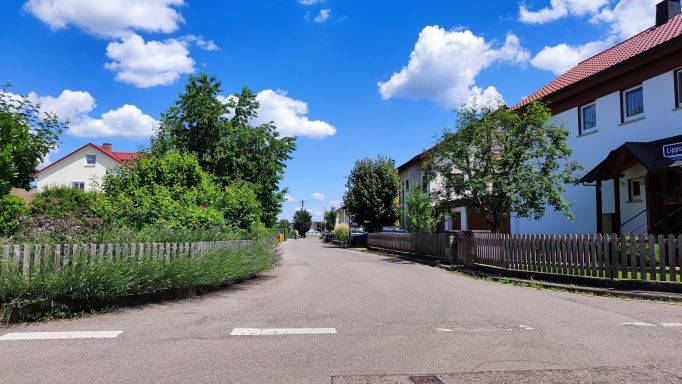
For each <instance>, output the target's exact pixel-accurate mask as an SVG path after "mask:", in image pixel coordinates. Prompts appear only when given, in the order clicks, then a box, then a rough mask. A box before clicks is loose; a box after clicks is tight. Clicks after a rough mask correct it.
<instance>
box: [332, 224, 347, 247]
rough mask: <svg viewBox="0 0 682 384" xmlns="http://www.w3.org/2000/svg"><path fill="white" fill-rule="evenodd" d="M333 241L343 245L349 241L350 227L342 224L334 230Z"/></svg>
mask: <svg viewBox="0 0 682 384" xmlns="http://www.w3.org/2000/svg"><path fill="white" fill-rule="evenodd" d="M334 239H335V240H339V241H341V242H344V243H345V242H347V241H348V239H350V227H349V226H348V224H345V223H342V224H339V225H337V226H336V228H334Z"/></svg>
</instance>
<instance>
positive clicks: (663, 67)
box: [512, 0, 682, 234]
mask: <svg viewBox="0 0 682 384" xmlns="http://www.w3.org/2000/svg"><path fill="white" fill-rule="evenodd" d="M652 21H653V20H652ZM537 100H541V101H543V102H545V103H546V104H547V105H548V107H549V108H550V109H551V111H552V115H553V120H554V122H555V123H556V124H563V125H564V126H565V128H567V129H568V130H569V131H570V136H569V145H570V148H571V149H572V151H573V155H572V157H573V159H574V160H576V161H578V162H580V163H581V164H582V165H583V166H584V167H585V168H586V169H585V171H584V173H583V175H584V177H583V178H582V180H581V181H582V184H581V185H577V186H572V185H571V186H568V189H567V193H566V198H567V199H568V200H569V201H570V202H572V205H573V211H574V213H575V216H576V220H575V221H569V220H567V219H566V218H565V217H564V216H563V215H562V214H560V213H557V212H552V211H548V214H547V216H546V217H544V218H543V219H541V220H538V221H534V220H525V219H518V218H514V219H512V231H513V232H514V233H521V234H529V233H595V232H602V233H610V232H617V233H620V232H623V233H651V234H667V233H680V232H681V231H682V168H680V162H679V161H678V160H680V157H679V156H680V154H682V144H679V145H676V144H678V143H682V136H680V135H682V109H681V108H680V107H681V106H682V104H681V103H682V15H680V2H679V0H666V1H663V2H661V3H660V4H658V5H657V20H656V24H655V25H654V26H653V27H651V28H649V29H647V30H645V31H643V32H641V33H640V34H638V35H636V36H634V37H632V38H630V39H628V40H626V41H624V42H622V43H620V44H618V45H616V46H614V47H612V48H610V49H607V50H606V51H604V52H601V53H599V54H597V55H596V56H594V57H591V58H589V59H587V60H585V61H583V62H581V63H579V64H578V65H577V66H575V67H574V68H572V69H571V70H569V71H568V72H566V73H565V74H563V75H561V76H559V77H558V78H557V79H555V80H553V81H552V82H550V83H549V84H547V85H546V86H544V87H543V88H542V89H540V90H539V91H537V92H535V93H534V94H532V95H531V96H529V97H528V98H526V99H524V100H523V101H521V102H520V103H519V104H517V105H516V106H514V107H513V108H515V109H523V107H524V106H526V105H528V104H529V103H531V102H533V101H537Z"/></svg>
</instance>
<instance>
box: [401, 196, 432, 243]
mask: <svg viewBox="0 0 682 384" xmlns="http://www.w3.org/2000/svg"><path fill="white" fill-rule="evenodd" d="M405 217H406V218H407V222H406V223H405V224H406V226H407V229H408V230H409V231H410V232H411V233H434V232H436V228H437V227H438V216H437V215H436V209H435V206H434V202H433V200H432V199H431V198H430V197H429V195H428V194H427V193H426V192H424V191H422V190H421V189H420V188H413V189H412V190H411V191H410V192H409V193H408V194H407V198H406V199H405Z"/></svg>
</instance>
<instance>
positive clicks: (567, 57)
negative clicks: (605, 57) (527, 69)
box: [531, 39, 613, 75]
mask: <svg viewBox="0 0 682 384" xmlns="http://www.w3.org/2000/svg"><path fill="white" fill-rule="evenodd" d="M612 44H613V40H612V39H607V40H599V41H593V42H591V43H587V44H584V45H568V44H559V45H555V46H553V47H544V48H543V49H542V50H541V51H540V52H539V53H538V54H537V55H535V57H534V58H533V60H531V64H532V65H533V66H534V67H535V68H539V69H545V70H548V71H552V72H554V73H555V74H556V75H561V74H562V73H564V72H566V71H568V70H569V69H571V68H573V67H574V66H575V65H576V64H578V63H579V62H581V61H583V60H585V59H587V58H589V57H592V56H594V55H596V54H597V53H599V52H601V51H603V50H605V49H607V48H608V47H610V46H611V45H612Z"/></svg>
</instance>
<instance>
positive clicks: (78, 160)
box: [33, 143, 136, 192]
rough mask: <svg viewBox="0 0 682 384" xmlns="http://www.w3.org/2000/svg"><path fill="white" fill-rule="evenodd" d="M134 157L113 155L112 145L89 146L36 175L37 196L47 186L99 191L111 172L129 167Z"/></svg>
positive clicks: (119, 153)
mask: <svg viewBox="0 0 682 384" xmlns="http://www.w3.org/2000/svg"><path fill="white" fill-rule="evenodd" d="M135 156H136V154H135V153H131V152H113V151H112V146H111V144H102V146H99V145H96V144H92V143H90V144H87V145H84V146H83V147H81V148H79V149H77V150H75V151H73V152H71V153H69V154H68V155H66V156H64V157H62V158H61V159H59V160H57V161H55V162H53V163H51V164H50V165H48V166H46V167H45V168H43V169H41V170H39V171H38V172H36V173H35V174H34V175H33V177H34V179H35V181H36V188H37V190H38V192H41V191H43V190H44V189H45V188H46V187H48V186H72V187H74V188H80V189H82V190H85V191H91V190H98V188H99V186H100V185H101V181H102V177H103V176H104V174H105V173H106V171H107V170H108V169H112V168H114V167H118V166H126V165H127V163H128V162H129V161H130V160H132V159H134V158H135Z"/></svg>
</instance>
